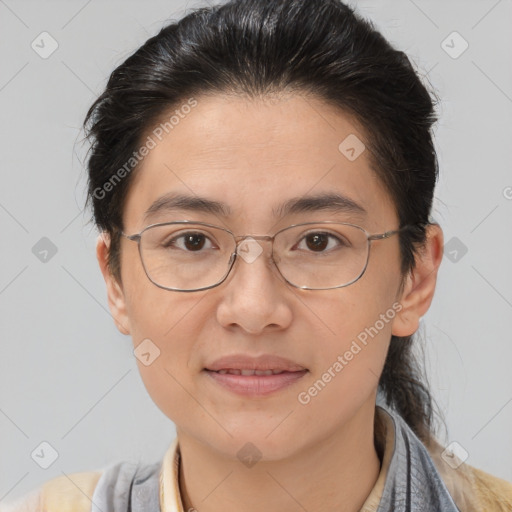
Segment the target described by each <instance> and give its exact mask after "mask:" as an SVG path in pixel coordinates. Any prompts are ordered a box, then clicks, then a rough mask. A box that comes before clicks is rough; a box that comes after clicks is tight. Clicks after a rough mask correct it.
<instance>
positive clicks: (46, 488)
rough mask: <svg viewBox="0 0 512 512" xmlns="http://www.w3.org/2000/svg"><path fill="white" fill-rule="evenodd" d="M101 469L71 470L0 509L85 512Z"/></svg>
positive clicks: (27, 511) (4, 511) (5, 511)
mask: <svg viewBox="0 0 512 512" xmlns="http://www.w3.org/2000/svg"><path fill="white" fill-rule="evenodd" d="M101 475H102V471H89V472H81V473H71V474H69V475H63V476H59V477H56V478H53V479H51V480H48V481H47V482H45V483H44V484H42V485H41V486H40V487H38V488H36V489H34V490H32V491H31V492H30V493H28V494H26V495H25V496H23V497H22V498H19V499H18V500H16V501H13V502H11V503H7V504H2V505H0V512H64V511H66V512H68V511H73V512H82V511H83V512H89V511H90V510H91V500H92V495H93V493H94V489H95V488H96V485H97V483H98V480H99V479H100V477H101Z"/></svg>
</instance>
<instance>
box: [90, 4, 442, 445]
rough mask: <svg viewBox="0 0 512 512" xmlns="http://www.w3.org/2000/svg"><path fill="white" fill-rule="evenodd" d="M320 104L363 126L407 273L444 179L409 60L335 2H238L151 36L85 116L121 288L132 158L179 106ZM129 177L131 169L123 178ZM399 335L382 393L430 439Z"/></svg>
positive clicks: (419, 388)
mask: <svg viewBox="0 0 512 512" xmlns="http://www.w3.org/2000/svg"><path fill="white" fill-rule="evenodd" d="M285 91H286V92H289V91H291V92H297V93H299V94H300V93H302V94H310V95H314V96H315V97H318V98H320V99H322V100H324V101H326V102H327V103H328V104H330V105H332V106H333V108H338V109H341V110H342V111H344V112H345V113H347V114H348V115H350V116H352V117H353V118H354V119H356V120H357V122H358V123H359V124H360V125H361V126H362V127H363V130H364V133H365V136H366V138H365V144H366V147H367V149H369V153H370V156H371V163H372V168H373V170H374V172H375V173H376V174H377V175H378V177H379V178H380V180H381V182H382V183H383V185H384V187H385V188H386V190H387V191H388V193H389V194H390V196H391V198H392V199H393V201H394V205H395V208H396V211H397V215H398V218H399V221H400V225H401V226H404V225H413V226H415V228H414V229H412V230H407V231H405V232H402V233H401V234H400V250H401V260H402V261H401V267H402V273H403V275H404V276H405V275H406V274H407V273H408V272H410V270H411V269H412V268H413V266H414V256H415V254H416V252H417V251H418V250H419V248H420V247H421V245H422V244H423V243H424V242H425V237H426V226H427V225H428V224H429V216H430V211H431V207H432V200H433V193H434V187H435V183H436V180H437V175H438V164H437V157H436V152H435V149H434V145H433V139H432V134H431V128H432V125H433V123H434V122H435V120H436V117H435V112H434V102H433V99H432V97H431V93H429V92H428V91H427V89H426V87H425V86H424V85H423V84H422V81H421V80H420V78H419V77H418V75H417V73H416V72H415V70H414V69H413V67H412V66H411V63H410V61H409V59H408V58H407V56H406V55H405V54H404V53H403V52H401V51H399V50H397V49H395V48H393V47H392V45H391V44H390V43H389V42H388V41H387V40H386V39H385V38H384V37H383V36H382V35H381V34H380V33H379V32H378V31H377V30H376V29H375V28H374V26H373V25H372V24H371V23H370V22H368V21H366V20H364V19H363V18H361V17H360V16H359V15H357V14H356V13H355V12H354V10H353V9H352V8H350V7H349V6H347V5H345V4H343V3H342V2H340V1H339V0H233V1H230V2H228V3H225V4H221V5H217V6H214V7H208V8H200V9H196V10H194V11H192V12H191V13H189V14H188V15H187V16H185V17H184V18H182V19H181V20H179V21H177V22H172V23H170V24H168V25H167V26H165V27H164V28H162V29H161V30H160V32H159V33H158V34H157V35H155V36H154V37H151V38H150V39H148V40H147V41H146V42H145V43H144V45H142V46H141V47H140V48H139V49H138V50H137V51H136V52H135V53H134V54H133V55H131V56H130V57H129V58H128V59H126V60H125V61H124V62H123V63H122V64H121V65H119V66H118V67H117V68H116V69H115V70H114V71H113V72H112V74H111V76H110V79H109V81H108V84H107V86H106V88H105V91H104V92H103V93H102V94H101V96H100V97H99V98H98V99H97V100H96V101H95V102H94V104H93V105H92V106H91V108H90V109H89V111H88V113H87V116H86V119H85V122H84V128H85V132H86V136H87V137H88V138H89V140H90V141H91V148H90V155H89V158H88V163H87V165H88V174H89V185H88V186H89V188H88V199H87V201H88V203H91V204H92V208H93V214H94V221H95V223H96V225H97V226H98V228H99V229H100V230H104V231H106V232H107V233H108V234H109V235H110V237H111V248H110V254H109V267H110V270H111V272H112V274H113V275H114V276H115V277H116V278H117V279H119V280H120V265H119V261H120V259H119V231H120V230H121V229H122V228H123V226H122V213H123V206H124V199H125V197H126V193H127V190H128V188H129V187H130V183H131V181H132V179H133V176H134V173H135V171H136V170H137V165H136V162H135V160H133V161H132V164H131V167H129V168H127V167H126V163H127V162H129V161H131V160H130V159H131V158H133V155H134V152H136V151H137V149H138V148H139V147H140V145H141V143H142V141H143V140H144V138H145V137H146V136H147V133H148V130H150V129H151V127H153V126H154V125H155V123H156V122H157V121H158V120H161V118H162V116H163V115H164V114H165V113H167V112H169V111H170V110H171V109H172V108H176V106H178V105H179V104H180V103H183V102H185V101H186V99H187V98H190V97H199V96H200V95H201V94H216V93H227V94H237V95H243V96H245V97H248V98H251V97H265V96H269V95H273V94H279V93H280V92H285ZM120 169H125V172H119V171H120ZM412 349H413V338H412V337H403V338H398V337H395V336H393V337H392V340H391V346H390V349H389V352H388V355H387V359H386V362H385V366H384V370H383V373H382V376H381V378H380V383H379V391H380V393H381V394H382V396H383V397H384V399H385V400H386V402H387V403H388V404H389V405H390V406H392V407H394V408H395V409H396V410H397V411H398V412H399V413H400V414H401V415H402V417H403V418H404V419H405V420H406V422H407V423H408V424H409V425H410V426H411V427H412V429H413V430H414V431H415V432H416V433H417V434H418V435H419V436H420V437H421V438H422V439H424V440H427V439H428V436H429V434H430V432H431V430H432V415H433V400H432V397H431V395H430V392H429V389H428V386H427V385H426V384H424V379H423V377H422V375H421V373H422V372H421V371H420V367H419V366H418V365H417V364H416V362H415V359H414V357H413V353H412Z"/></svg>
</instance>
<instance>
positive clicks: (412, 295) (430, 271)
mask: <svg viewBox="0 0 512 512" xmlns="http://www.w3.org/2000/svg"><path fill="white" fill-rule="evenodd" d="M442 259H443V231H442V229H441V227H440V226H439V225H438V224H430V225H429V226H428V227H427V240H426V242H425V245H424V247H422V248H421V249H420V250H419V252H418V253H417V254H416V257H415V266H414V268H413V269H411V271H410V272H409V274H408V275H407V277H406V278H405V284H404V286H403V291H402V293H401V297H400V299H399V302H400V304H401V305H402V309H401V310H400V312H399V313H398V314H397V315H396V316H395V318H394V320H393V328H392V334H393V335H395V336H410V335H411V334H413V333H415V332H416V331H417V330H418V327H419V324H420V319H421V317H422V316H423V315H425V313H426V312H427V311H428V309H429V307H430V304H431V303H432V299H433V297H434V292H435V288H436V282H437V272H438V270H439V266H440V265H441V261H442Z"/></svg>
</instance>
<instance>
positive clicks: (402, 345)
mask: <svg viewBox="0 0 512 512" xmlns="http://www.w3.org/2000/svg"><path fill="white" fill-rule="evenodd" d="M434 121H435V112H434V105H433V102H432V99H431V97H430V95H429V93H428V91H427V90H426V88H425V87H424V86H423V85H422V83H421V81H420V80H419V78H418V76H417V75H416V73H415V71H414V70H413V68H412V66H411V64H410V62H409V60H408V58H407V57H406V56H405V55H404V54H403V53H402V52H400V51H397V50H395V49H394V48H393V47H392V46H391V45H390V44H389V43H388V42H387V41H386V40H385V39H384V38H383V37H382V36H381V35H380V33H378V32H377V31H376V30H375V29H374V28H373V27H372V26H371V25H370V24H369V23H368V22H366V21H364V20H363V19H361V18H360V17H358V16H357V15H356V14H355V13H354V12H353V11H352V9H351V8H349V7H347V6H346V5H344V4H343V3H341V2H339V1H338V0H273V1H270V0H233V1H232V2H229V3H226V4H224V5H220V6H216V7H211V8H205V9H198V10H196V11H194V12H192V13H191V14H189V15H188V16H186V17H185V18H183V19H182V20H181V21H179V22H177V23H172V24H170V25H168V26H167V27H165V28H164V29H163V30H162V31H161V32H160V33H159V34H158V35H156V36H155V37H152V38H151V39H149V40H148V41H147V42H146V43H145V44H144V45H143V46H142V47H141V48H140V49H139V50H138V51H137V52H136V53H135V54H134V55H132V56H131V57H130V58H128V59H127V60H126V61H125V62H124V63H122V64H121V65H120V66H119V67H118V68H117V69H116V70H114V72H113V73H112V75H111V77H110V80H109V82H108V84H107V87H106V90H105V91H104V93H103V94H102V95H101V96H100V97H99V98H98V100H97V101H96V102H95V103H94V104H93V105H92V107H91V108H90V110H89V112H88V115H87V118H86V121H85V127H86V130H87V134H88V136H89V137H90V139H91V142H92V148H91V154H90V157H89V161H88V171H89V201H90V203H92V208H93V212H94V220H95V222H96V224H97V226H98V228H99V229H100V231H101V234H100V236H99V238H98V243H97V257H98V261H99V265H100V268H101V271H102V273H103V276H104V278H105V282H106V286H107V292H108V299H109V306H110V310H111V313H112V316H113V318H114V321H115V323H116V325H117V327H118V329H119V330H120V331H121V332H122V333H124V334H129V335H130V336H131V337H132V339H133V343H134V353H135V355H136V356H137V362H138V366H139V369H140V373H141V375H142V378H143V381H144V384H145V386H146V388H147V390H148V392H149V394H150V396H151V398H152V399H153V400H154V402H155V403H156V404H157V405H158V407H159V408H160V409H161V410H162V412H163V413H164V414H166V415H167V416H168V417H169V419H171V420H172V421H173V422H174V423H175V425H176V431H177V438H176V439H175V440H174V442H173V443H172V445H171V446H170V447H169V450H168V452H167V453H166V454H165V456H164V457H163V459H162V461H161V462H158V463H155V464H153V465H148V466H146V465H138V466H133V465H129V464H127V463H118V464H114V465H112V466H110V467H109V468H106V469H104V470H102V471H95V472H89V473H81V474H76V475H72V478H71V479H70V480H69V479H67V478H64V477H63V478H60V479H55V480H52V481H50V482H48V483H47V484H46V485H44V486H43V488H42V489H41V490H40V491H37V493H35V494H34V495H33V496H32V497H31V498H27V500H25V503H24V506H25V509H28V510H40V509H42V510H49V511H50V510H51V511H54V510H94V511H103V512H107V511H110V510H112V511H114V510H115V511H116V512H124V511H128V510H132V511H142V510H154V511H156V510H162V511H173V512H174V511H178V510H180V511H181V510H187V511H193V510H197V511H199V512H214V511H219V510H244V511H247V512H250V511H253V510H254V511H256V510H262V509H263V510H275V511H292V510H293V511H295V510H307V511H309V512H317V511H325V510H336V511H346V512H349V511H376V510H378V511H379V512H383V511H427V510H428V511H432V510H436V511H439V510H442V511H457V510H460V511H481V510H492V511H498V510H500V511H501V510H503V511H505V510H512V484H509V483H508V482H505V481H503V480H501V479H499V478H496V477H493V476H490V475H488V474H486V473H484V472H483V471H481V470H478V469H476V468H473V467H471V466H468V465H466V464H464V463H462V461H460V460H458V459H457V457H454V456H452V454H451V453H450V452H449V451H446V450H445V449H444V447H442V446H441V445H440V444H439V443H438V442H437V441H436V438H435V432H434V428H433V402H432V398H431V395H430V393H429V390H428V388H427V387H426V385H425V384H423V382H422V380H421V372H419V371H418V370H417V366H416V362H415V361H414V359H413V355H412V346H413V335H414V333H415V332H416V330H417V329H418V325H419V320H420V318H421V317H422V316H423V315H424V314H425V313H426V312H427V310H428V308H429V306H430V303H431V301H432V298H433V294H434V290H435V285H436V277H437V271H438V268H439V265H440V262H441V259H442V248H443V235H442V230H441V228H440V226H439V225H438V224H436V223H435V222H433V221H432V220H431V218H430V213H431V206H432V200H433V193H434V186H435V183H436V179H437V173H438V167H437V159H436V153H435V149H434V146H433V141H432V133H431V128H432V125H433V123H434ZM377 401H378V403H379V405H376V404H377ZM30 499H31V500H32V502H30Z"/></svg>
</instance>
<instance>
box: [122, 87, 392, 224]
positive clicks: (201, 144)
mask: <svg viewBox="0 0 512 512" xmlns="http://www.w3.org/2000/svg"><path fill="white" fill-rule="evenodd" d="M196 101H197V104H196V106H195V107H194V108H192V109H186V110H184V111H183V112H182V113H181V115H179V116H178V115H174V117H173V123H172V124H170V123H168V124H167V125H164V124H156V125H155V126H153V127H150V130H149V131H148V132H147V136H148V137H151V138H152V139H153V141H154V142H155V144H154V147H153V148H152V149H151V150H150V151H149V153H148V154H147V156H145V157H144V159H143V161H142V162H141V164H139V168H138V169H137V171H136V174H135V176H134V180H133V181H132V184H131V186H130V190H129V192H128V196H127V198H126V202H125V211H124V219H125V226H129V227H133V228H135V227H138V228H141V227H143V225H147V222H146V224H144V221H145V220H147V211H148V210H150V209H151V207H152V205H154V203H156V202H158V201H159V200H160V201H162V200H163V201H165V197H166V196H167V197H169V196H172V195H176V194H179V195H182V196H183V195H188V196H195V197H196V198H197V197H202V198H209V199H211V200H214V201H216V202H218V203H223V204H224V205H225V206H226V209H225V210H228V212H227V211H221V210H222V208H221V209H220V210H219V215H223V216H224V215H225V216H226V217H230V221H231V222H244V223H245V224H246V225H247V223H251V224H254V225H256V224H258V223H259V222H265V223H266V224H267V225H268V222H269V220H272V219H274V220H276V218H277V217H278V216H279V215H278V214H283V213H284V212H286V211H287V210H286V208H283V205H284V203H286V202H287V200H288V202H289V200H290V199H292V198H296V197H303V198H305V197H309V196H319V195H322V194H324V195H325V194H338V195H340V196H342V197H344V198H346V199H348V200H349V202H350V201H351V202H353V203H355V204H356V205H358V206H361V207H362V208H363V209H364V210H366V214H367V216H368V217H369V218H370V219H371V218H374V219H377V221H379V219H382V220H383V221H385V220H387V221H388V222H389V221H393V220H394V208H393V205H392V203H391V201H390V198H389V197H388V195H387V193H386V191H385V188H384V186H383V185H382V183H381V182H380V180H379V179H378V178H377V176H376V174H375V172H374V171H373V170H372V169H371V168H370V161H369V158H368V156H369V155H368V154H367V153H368V150H366V149H365V147H364V142H363V141H364V138H365V137H364V134H363V133H362V131H361V129H360V127H358V125H357V124H356V123H355V122H354V120H353V119H351V118H350V117H349V116H348V115H346V114H344V113H342V112H341V111H339V110H335V109H334V108H333V107H331V106H330V105H327V104H325V103H323V102H322V101H320V100H318V99H314V98H311V97H309V98H306V97H303V96H299V95H293V96H292V95H289V96H286V97H283V98H281V99H274V100H272V101H268V99H267V100H265V99H245V98H241V97H230V96H200V97H197V98H196ZM179 109H180V107H179V105H178V106H175V107H174V108H173V110H172V111H171V112H169V113H166V115H165V116H163V118H162V123H165V121H166V120H167V121H168V120H169V119H170V118H171V116H173V114H177V113H180V112H179ZM177 111H178V112H177ZM185 111H186V112H187V113H186V114H185V113H184V112H185ZM354 157H355V158H354ZM196 203H197V201H196ZM288 206H289V204H288ZM348 210H349V209H347V212H346V213H347V214H351V215H356V213H357V212H356V209H354V208H353V209H352V211H351V212H349V211H348ZM359 213H361V212H359ZM189 216H190V215H189ZM358 218H359V219H362V216H361V215H359V217H358ZM160 220H164V219H159V221H160ZM170 220H173V219H170ZM176 220H178V219H176Z"/></svg>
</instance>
